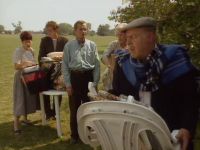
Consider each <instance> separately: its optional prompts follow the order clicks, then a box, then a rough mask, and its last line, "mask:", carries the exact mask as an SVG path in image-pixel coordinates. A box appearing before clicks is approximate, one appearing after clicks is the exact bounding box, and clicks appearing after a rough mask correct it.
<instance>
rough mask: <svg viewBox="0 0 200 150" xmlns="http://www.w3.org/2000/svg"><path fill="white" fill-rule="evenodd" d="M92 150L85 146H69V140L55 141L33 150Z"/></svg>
mask: <svg viewBox="0 0 200 150" xmlns="http://www.w3.org/2000/svg"><path fill="white" fill-rule="evenodd" d="M55 149H56V150H92V148H91V147H90V146H88V145H85V144H70V140H67V141H61V140H60V141H57V142H56V143H50V144H47V145H45V146H41V147H38V148H36V149H34V150H55Z"/></svg>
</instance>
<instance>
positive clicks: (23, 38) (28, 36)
mask: <svg viewBox="0 0 200 150" xmlns="http://www.w3.org/2000/svg"><path fill="white" fill-rule="evenodd" d="M20 39H21V41H26V40H32V35H31V33H30V32H28V31H23V32H22V33H21V34H20Z"/></svg>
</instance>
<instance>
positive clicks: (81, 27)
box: [74, 24, 87, 40]
mask: <svg viewBox="0 0 200 150" xmlns="http://www.w3.org/2000/svg"><path fill="white" fill-rule="evenodd" d="M74 33H75V36H76V38H77V39H79V40H84V39H85V36H86V34H87V25H86V24H78V26H77V28H76V30H75V31H74Z"/></svg>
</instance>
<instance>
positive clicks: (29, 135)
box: [0, 34, 200, 150]
mask: <svg viewBox="0 0 200 150" xmlns="http://www.w3.org/2000/svg"><path fill="white" fill-rule="evenodd" d="M41 36H42V35H34V36H33V48H34V49H35V51H36V53H35V56H36V58H37V54H38V49H39V48H38V47H39V42H40V39H41ZM68 38H69V39H72V38H73V37H72V36H70V37H68ZM88 38H89V39H91V40H93V41H95V42H96V44H97V47H98V50H99V54H100V55H101V54H102V51H103V50H105V48H106V47H107V45H108V43H109V42H110V41H112V40H114V39H115V37H99V36H93V37H88ZM19 46H20V40H19V37H18V36H16V35H1V34H0V64H1V67H0V87H1V88H0V112H1V113H0V150H32V149H33V150H54V149H55V150H90V149H91V148H90V147H89V146H86V145H84V144H77V145H70V144H69V137H70V136H69V135H70V130H69V115H68V114H69V109H68V100H67V97H64V99H63V101H62V105H61V109H62V111H61V120H62V131H63V133H64V137H63V139H59V138H57V132H56V128H55V126H56V124H55V121H49V122H48V125H47V126H42V125H41V116H40V112H37V113H35V114H32V115H29V119H30V120H31V121H33V122H34V124H35V125H34V126H29V127H25V126H22V130H23V133H22V134H21V135H20V136H15V135H14V134H13V132H12V130H13V115H12V104H13V102H12V84H13V75H14V67H13V63H12V54H13V52H14V50H15V48H16V47H19ZM101 67H102V70H103V67H104V66H103V65H102V66H101ZM195 140H196V150H199V149H200V133H198V136H197V137H196V139H195Z"/></svg>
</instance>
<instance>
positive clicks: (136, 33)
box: [126, 28, 155, 60]
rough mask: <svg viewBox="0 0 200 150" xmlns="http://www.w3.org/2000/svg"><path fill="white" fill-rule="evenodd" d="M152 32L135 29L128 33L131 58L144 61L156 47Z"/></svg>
mask: <svg viewBox="0 0 200 150" xmlns="http://www.w3.org/2000/svg"><path fill="white" fill-rule="evenodd" d="M152 35H153V34H152V32H149V31H146V30H144V29H143V28H134V29H130V30H128V31H127V32H126V36H127V45H128V49H129V52H130V54H131V56H132V57H133V58H135V59H138V60H144V59H145V58H146V57H147V56H148V55H149V53H150V52H151V50H152V45H155V43H154V40H153V39H152V37H153V36H152Z"/></svg>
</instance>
